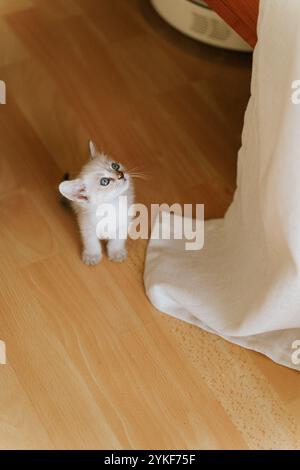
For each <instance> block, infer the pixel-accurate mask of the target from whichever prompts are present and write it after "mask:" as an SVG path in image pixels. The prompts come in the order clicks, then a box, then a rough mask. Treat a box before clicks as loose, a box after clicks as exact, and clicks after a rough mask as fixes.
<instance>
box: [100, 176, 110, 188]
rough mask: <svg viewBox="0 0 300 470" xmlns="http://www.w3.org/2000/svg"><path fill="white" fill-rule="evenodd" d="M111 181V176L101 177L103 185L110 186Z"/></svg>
mask: <svg viewBox="0 0 300 470" xmlns="http://www.w3.org/2000/svg"><path fill="white" fill-rule="evenodd" d="M109 183H110V179H109V178H101V180H100V184H101V186H108V185H109Z"/></svg>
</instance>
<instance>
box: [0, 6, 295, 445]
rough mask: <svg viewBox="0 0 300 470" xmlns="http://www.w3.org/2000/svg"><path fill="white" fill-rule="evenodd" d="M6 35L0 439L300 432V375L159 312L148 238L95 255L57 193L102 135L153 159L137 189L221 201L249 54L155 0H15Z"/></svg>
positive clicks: (140, 160) (147, 199) (261, 439)
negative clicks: (120, 253) (86, 253)
mask: <svg viewBox="0 0 300 470" xmlns="http://www.w3.org/2000/svg"><path fill="white" fill-rule="evenodd" d="M0 44H1V46H0V79H2V80H5V81H6V85H7V104H6V105H1V106H0V158H1V159H0V162H1V167H0V260H1V263H0V280H1V284H0V285H1V289H0V339H2V340H5V342H6V346H7V358H8V363H7V365H2V366H0V447H1V448H5V449H8V448H25V449H31V448H47V449H53V448H63V449H71V448H75V449H86V448H113V449H114V448H133V449H140V448H146V449H153V448H154V449H155V448H157V449H162V448H167V449H176V448H179V449H180V448H186V449H196V448H200V449H223V448H225V449H229V448H234V449H246V448H251V449H256V448H264V449H270V448H297V447H299V444H300V428H299V425H300V375H299V374H298V373H297V372H295V371H292V370H289V369H287V368H284V367H280V366H279V365H276V364H274V363H272V362H271V361H270V360H268V359H266V358H265V357H263V356H261V355H259V354H257V353H254V352H251V351H247V350H245V349H241V348H240V347H238V346H235V345H231V344H230V343H227V342H225V341H224V340H222V339H220V338H218V337H215V336H213V335H211V334H208V333H205V332H203V331H201V330H200V329H198V328H196V327H194V326H190V325H187V324H184V323H183V322H180V321H178V320H175V319H173V318H171V317H168V316H167V315H163V314H161V313H159V312H157V311H156V310H155V309H154V308H153V307H152V306H151V305H150V303H149V302H148V300H147V298H146V296H145V293H144V288H143V279H142V276H143V263H144V255H145V248H146V242H145V241H136V242H130V246H129V252H130V256H129V260H128V261H127V262H126V263H125V264H122V265H116V264H113V263H111V262H109V261H108V260H107V259H105V260H104V261H103V262H102V263H101V265H99V266H97V267H87V266H85V265H83V264H82V262H81V260H80V241H79V236H78V231H77V227H76V225H75V222H74V219H73V217H72V215H71V214H70V213H68V212H67V211H66V210H65V209H64V208H62V207H61V206H60V205H59V204H58V194H57V185H58V182H59V180H60V178H61V176H62V174H63V173H64V172H65V171H66V170H71V171H74V170H76V169H78V168H79V167H80V166H81V165H82V164H83V163H84V162H85V161H86V159H87V140H88V139H89V138H93V139H94V140H95V141H96V142H97V143H98V145H99V147H101V148H103V149H104V150H105V151H106V152H108V153H110V154H112V155H113V156H115V158H116V160H120V161H122V162H124V163H125V164H127V165H129V166H139V168H140V169H141V170H143V171H144V172H145V173H147V174H148V175H149V179H148V180H147V181H138V183H137V200H138V202H144V203H147V204H150V203H151V202H167V203H171V202H181V203H184V202H186V203H196V202H200V203H205V207H206V216H207V217H208V218H209V217H216V216H222V215H223V214H224V211H225V210H226V208H227V207H228V205H229V203H230V201H231V198H232V195H233V191H234V185H235V173H236V153H237V150H238V148H239V145H240V132H241V127H242V116H243V112H244V109H245V106H246V102H247V99H248V94H249V79H250V73H251V58H250V57H249V56H245V55H240V54H235V53H229V52H226V51H221V50H217V49H211V48H209V47H206V46H204V45H201V44H199V43H196V42H193V41H192V40H190V39H188V38H185V37H184V36H182V35H181V34H180V33H177V32H176V31H174V30H172V29H171V28H169V27H168V26H167V25H166V24H165V23H164V22H163V21H162V20H161V19H160V18H159V17H158V16H157V15H156V14H155V13H154V12H153V11H152V9H151V7H150V6H149V4H148V2H147V1H146V0H128V1H126V2H125V1H123V0H109V1H108V0H1V1H0ZM216 268H217V267H216Z"/></svg>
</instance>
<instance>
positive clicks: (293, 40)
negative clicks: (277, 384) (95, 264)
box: [145, 0, 300, 370]
mask: <svg viewBox="0 0 300 470" xmlns="http://www.w3.org/2000/svg"><path fill="white" fill-rule="evenodd" d="M258 37H259V40H258V44H257V46H256V48H255V51H254V63H253V74H252V84H251V98H250V101H249V104H248V107H247V111H246V114H245V122H244V129H243V135H242V148H241V150H240V152H239V157H238V179H237V190H236V193H235V196H234V201H233V203H232V204H231V206H230V208H229V210H228V212H227V214H226V216H225V218H224V219H218V220H212V221H208V222H206V223H205V244H204V248H203V249H202V250H201V251H197V252H193V251H186V250H185V249H184V244H185V240H182V241H178V240H176V241H172V240H169V241H166V240H164V241H158V240H150V242H149V246H148V251H147V258H146V267H145V287H146V292H147V295H148V296H149V299H150V300H151V302H152V303H153V305H154V306H155V307H156V308H157V309H159V310H161V311H163V312H166V313H168V314H170V315H173V316H175V317H177V318H179V319H181V320H184V321H187V322H189V323H193V324H195V325H198V326H199V327H201V328H203V329H205V330H207V331H210V332H212V333H216V334H218V335H220V336H222V337H223V338H225V339H227V340H229V341H231V342H233V343H237V344H239V345H241V346H244V347H246V348H250V349H254V350H256V351H259V352H261V353H263V354H266V355H267V356H269V357H270V358H272V359H273V360H274V361H276V362H279V363H281V364H284V365H286V366H288V367H292V368H295V369H298V370H300V365H297V364H295V363H293V361H292V353H293V352H294V349H293V348H292V344H293V342H294V341H296V340H300V104H299V105H295V104H293V103H292V100H291V96H292V92H293V90H292V82H293V81H294V80H296V79H300V52H299V51H300V1H299V0H285V1H284V2H283V1H282V0H261V2H260V14H259V25H258ZM224 93H226V90H224ZM199 203H201V201H199ZM157 223H159V222H158V220H157ZM299 345H300V343H299ZM299 358H300V354H299ZM294 362H295V361H294Z"/></svg>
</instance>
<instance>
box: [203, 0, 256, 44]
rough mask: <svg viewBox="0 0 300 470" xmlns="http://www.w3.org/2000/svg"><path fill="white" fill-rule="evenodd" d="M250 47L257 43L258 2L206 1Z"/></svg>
mask: <svg viewBox="0 0 300 470" xmlns="http://www.w3.org/2000/svg"><path fill="white" fill-rule="evenodd" d="M206 3H207V4H208V5H210V6H211V7H212V8H213V9H214V10H215V11H216V12H217V13H218V14H219V15H220V16H221V17H222V18H223V19H224V20H225V21H226V22H227V23H228V24H229V25H230V26H231V27H232V28H233V29H234V30H235V31H236V32H237V33H239V35H240V36H242V37H243V38H244V39H245V41H247V42H248V43H249V44H250V46H252V47H254V46H255V44H256V41H257V34H256V27H257V18H258V8H259V0H206Z"/></svg>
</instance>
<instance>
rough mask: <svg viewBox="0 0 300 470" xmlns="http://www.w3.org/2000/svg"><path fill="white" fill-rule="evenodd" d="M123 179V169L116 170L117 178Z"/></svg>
mask: <svg viewBox="0 0 300 470" xmlns="http://www.w3.org/2000/svg"><path fill="white" fill-rule="evenodd" d="M122 179H124V173H123V171H118V180H122Z"/></svg>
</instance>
